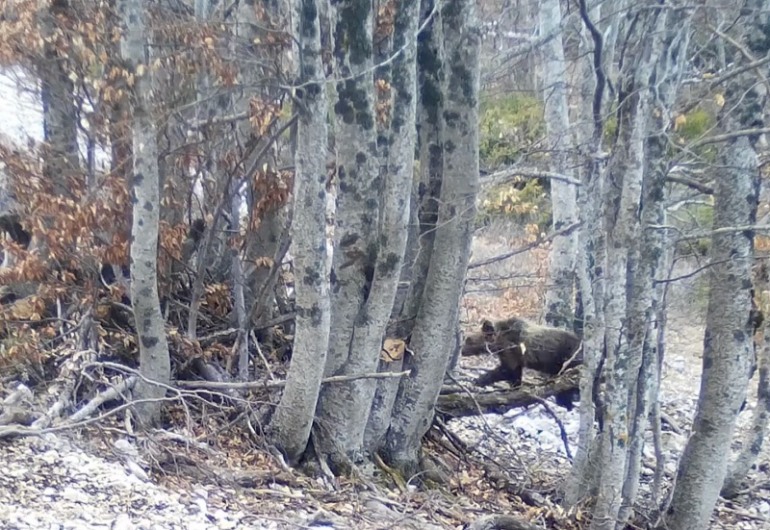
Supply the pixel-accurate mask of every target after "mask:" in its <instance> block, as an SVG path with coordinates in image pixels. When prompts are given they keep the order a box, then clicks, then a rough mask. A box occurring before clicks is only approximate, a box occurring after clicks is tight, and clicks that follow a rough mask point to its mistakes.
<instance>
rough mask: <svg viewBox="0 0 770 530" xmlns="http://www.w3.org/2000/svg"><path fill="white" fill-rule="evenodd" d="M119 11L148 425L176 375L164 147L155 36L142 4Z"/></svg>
mask: <svg viewBox="0 0 770 530" xmlns="http://www.w3.org/2000/svg"><path fill="white" fill-rule="evenodd" d="M118 12H119V13H120V17H121V20H122V25H123V28H122V29H123V35H122V37H121V43H120V44H121V46H120V47H121V55H122V57H123V60H124V61H125V65H126V68H127V69H128V71H129V72H130V73H131V75H133V76H134V108H133V159H134V163H133V175H132V179H131V192H132V202H133V208H132V210H133V222H132V226H131V278H132V281H131V302H132V305H133V309H134V317H135V318H136V331H137V335H138V338H139V340H138V342H139V370H140V373H141V375H142V377H143V378H144V379H147V380H150V381H154V382H155V383H157V384H153V383H149V382H147V381H145V380H139V381H138V382H137V385H136V388H135V390H134V397H135V398H136V399H137V400H140V401H141V402H139V403H137V404H136V410H137V414H138V419H139V420H140V422H142V423H145V424H148V425H149V424H153V423H157V421H158V420H159V419H160V411H161V402H160V401H159V400H160V398H162V397H163V396H164V395H165V394H166V389H165V388H164V387H162V386H159V385H167V384H168V381H169V377H170V372H171V364H170V359H169V351H168V342H167V340H166V330H165V325H164V320H163V315H162V314H161V312H160V299H159V296H158V274H157V260H158V230H159V222H160V217H159V212H160V182H159V176H158V147H157V144H156V141H157V140H156V139H157V133H156V129H155V115H154V112H153V111H154V104H153V97H152V77H151V76H152V68H151V67H150V64H149V59H148V54H147V50H146V49H145V46H147V45H148V44H149V42H150V39H149V37H150V32H149V31H147V27H146V25H145V16H146V13H145V10H144V8H143V4H142V2H141V0H119V2H118Z"/></svg>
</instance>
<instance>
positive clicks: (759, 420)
mask: <svg viewBox="0 0 770 530" xmlns="http://www.w3.org/2000/svg"><path fill="white" fill-rule="evenodd" d="M763 335H764V339H763V344H762V347H761V348H760V349H759V352H758V356H757V357H758V359H757V362H758V364H759V370H758V371H759V381H758V382H757V408H756V409H754V417H753V418H752V421H751V427H750V428H749V430H748V431H747V432H746V435H745V436H744V438H743V443H742V445H741V452H740V453H738V456H737V457H736V458H735V460H734V461H733V462H732V463H731V464H730V466H729V468H728V471H727V476H726V478H725V482H724V485H723V486H722V496H723V497H727V498H731V497H734V496H736V495H737V494H738V491H739V489H740V487H741V484H742V482H743V481H744V480H745V479H746V476H747V475H748V474H749V470H750V469H751V466H753V465H754V463H755V462H756V460H757V457H758V456H759V453H760V452H761V451H762V444H763V443H764V440H765V435H766V433H767V424H768V420H770V319H767V318H765V324H764V332H763Z"/></svg>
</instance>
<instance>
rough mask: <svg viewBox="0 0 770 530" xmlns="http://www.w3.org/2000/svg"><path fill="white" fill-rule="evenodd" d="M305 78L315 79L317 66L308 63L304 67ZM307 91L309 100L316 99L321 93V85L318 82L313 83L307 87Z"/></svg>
mask: <svg viewBox="0 0 770 530" xmlns="http://www.w3.org/2000/svg"><path fill="white" fill-rule="evenodd" d="M302 73H303V76H302V77H303V78H304V79H313V78H314V77H315V75H316V72H315V68H313V67H312V66H309V65H306V66H305V67H304V68H303V69H302ZM305 92H306V93H307V98H306V99H307V100H308V101H310V100H316V99H318V98H319V97H320V95H321V85H319V84H318V83H311V84H309V85H307V86H306V87H305Z"/></svg>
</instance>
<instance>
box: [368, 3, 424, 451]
mask: <svg viewBox="0 0 770 530" xmlns="http://www.w3.org/2000/svg"><path fill="white" fill-rule="evenodd" d="M418 7H419V4H418V3H417V2H416V1H414V0H398V1H397V2H396V3H395V8H396V10H397V11H396V18H395V20H394V28H393V51H394V52H397V53H399V55H398V56H397V57H396V58H395V60H394V61H393V64H392V71H391V79H390V82H391V93H392V95H391V102H392V110H391V119H390V121H391V123H390V130H389V131H388V132H387V134H389V147H388V157H387V161H386V163H385V164H384V168H385V171H386V175H385V179H386V180H385V183H386V188H385V196H384V199H383V205H382V207H383V216H382V222H381V229H380V230H381V239H382V236H385V237H387V239H386V240H385V241H386V247H389V248H383V249H381V250H380V252H381V253H382V257H381V258H380V259H378V262H377V265H378V268H377V269H375V275H374V285H373V286H372V293H371V294H370V296H369V298H370V299H372V300H377V299H378V298H379V297H383V298H384V300H383V301H387V302H389V303H390V306H389V307H385V306H382V305H381V304H380V302H379V301H378V302H377V307H378V316H379V317H380V318H383V317H384V318H385V319H387V317H389V316H390V314H391V308H392V306H393V304H394V302H395V297H396V294H397V292H398V283H399V280H400V274H401V270H402V268H403V256H404V253H405V251H406V245H407V240H408V223H409V220H410V216H411V212H412V208H413V207H414V206H413V205H412V204H411V201H410V189H411V186H412V182H413V181H414V148H415V141H416V139H417V129H416V127H415V120H416V107H417V85H416V73H417V62H416V61H417V59H416V56H417V39H416V33H417V25H418V24H417V23H418V22H419V11H418ZM399 50H400V52H399ZM396 263H397V264H398V266H397V267H391V265H393V266H395V265H396ZM380 335H381V332H380ZM399 338H401V337H399ZM378 357H379V355H378ZM402 362H403V359H394V360H393V361H392V362H387V361H381V362H380V368H381V370H382V371H389V370H390V371H397V370H400V369H401V367H402ZM398 383H399V382H398V380H389V379H381V380H379V381H377V382H376V391H375V393H374V397H373V398H371V399H370V400H371V410H370V412H369V418H368V422H367V425H366V429H365V432H364V446H365V449H366V450H367V451H369V452H370V453H373V452H374V451H376V450H377V449H379V446H380V443H381V442H382V439H383V437H384V435H385V432H386V431H387V428H388V425H390V415H391V411H392V408H393V403H394V401H395V398H396V392H397V391H398ZM370 392H371V388H370V387H369V388H367V393H368V394H367V395H368V396H371V394H370ZM364 404H365V403H364Z"/></svg>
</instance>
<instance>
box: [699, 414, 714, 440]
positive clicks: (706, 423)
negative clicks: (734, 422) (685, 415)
mask: <svg viewBox="0 0 770 530" xmlns="http://www.w3.org/2000/svg"><path fill="white" fill-rule="evenodd" d="M698 430H699V431H700V433H701V434H702V435H703V436H706V437H708V436H711V435H712V434H713V433H714V430H715V428H714V424H713V423H712V422H711V420H708V419H706V418H702V419H701V422H700V429H698Z"/></svg>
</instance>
